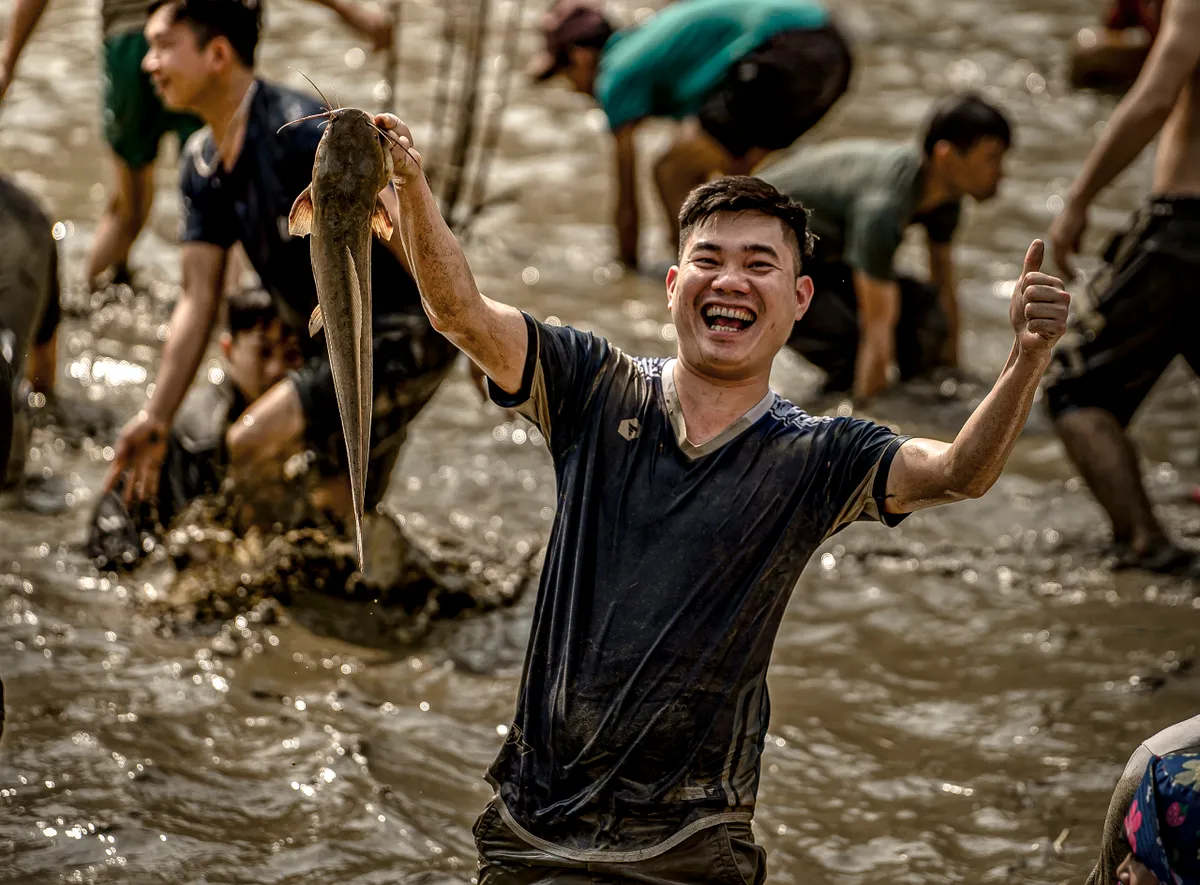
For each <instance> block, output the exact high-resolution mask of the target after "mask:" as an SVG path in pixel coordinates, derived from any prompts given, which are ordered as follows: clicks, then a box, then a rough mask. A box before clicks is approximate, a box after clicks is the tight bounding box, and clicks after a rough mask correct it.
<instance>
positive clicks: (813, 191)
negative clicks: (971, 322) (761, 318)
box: [760, 94, 1012, 401]
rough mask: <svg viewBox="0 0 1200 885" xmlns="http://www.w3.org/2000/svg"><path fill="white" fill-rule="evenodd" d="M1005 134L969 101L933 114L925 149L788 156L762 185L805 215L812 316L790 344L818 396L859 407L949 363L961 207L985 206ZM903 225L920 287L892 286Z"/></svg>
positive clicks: (902, 281)
mask: <svg viewBox="0 0 1200 885" xmlns="http://www.w3.org/2000/svg"><path fill="white" fill-rule="evenodd" d="M1011 143H1012V131H1011V128H1010V126H1009V123H1008V121H1007V120H1006V119H1005V117H1004V115H1003V114H1002V113H1001V112H1000V111H999V110H997V109H996V108H995V107H993V106H992V105H990V104H988V103H987V102H985V101H983V99H981V98H978V97H977V96H974V95H969V94H967V95H956V96H952V97H950V98H948V99H946V100H944V101H943V102H941V103H940V104H938V105H937V106H936V107H935V108H934V111H933V114H932V116H931V118H930V121H929V124H928V126H927V127H926V130H925V136H924V139H923V142H922V144H920V145H916V144H896V143H891V142H880V141H871V140H866V139H847V140H841V141H832V142H827V143H825V144H821V145H817V146H815V147H810V148H806V149H805V148H797V149H794V150H793V151H791V152H790V153H789V154H787V155H786V156H784V157H782V158H781V159H780V160H779V161H778V162H776V163H773V164H772V165H771V166H769V167H768V168H766V169H764V170H763V171H762V173H761V175H760V177H762V178H764V179H765V180H766V181H768V182H770V183H771V184H773V185H775V187H777V188H779V190H781V191H783V192H784V193H786V194H788V196H790V197H791V198H792V199H794V200H797V201H799V202H801V203H803V204H804V206H805V207H807V208H808V209H809V210H810V211H811V212H812V216H813V217H812V227H813V231H814V233H815V234H816V235H817V237H818V240H817V247H816V254H815V255H814V256H813V260H812V261H811V262H810V263H809V264H808V265H806V267H807V268H808V274H809V275H810V276H811V277H812V279H813V285H814V287H815V294H814V296H813V302H812V306H811V307H810V308H809V310H808V313H806V314H805V315H804V317H803V318H801V319H800V320H799V321H798V322H797V323H796V325H795V328H794V330H793V332H792V337H791V340H790V341H789V342H788V343H789V345H790V346H791V347H792V348H794V349H795V350H797V351H799V352H800V353H801V354H802V355H803V356H804V357H805V358H806V359H808V360H809V361H810V362H812V363H813V364H814V365H816V366H818V367H819V368H821V369H824V370H825V372H826V375H827V378H826V382H825V389H826V391H827V392H840V391H853V393H854V396H855V397H856V398H857V399H859V400H864V401H865V400H868V399H870V398H871V397H872V396H874V395H875V394H877V393H879V392H880V391H881V390H882V389H883V388H884V387H885V386H886V385H887V373H888V369H889V368H890V366H891V363H892V361H893V360H894V361H895V362H897V363H898V367H899V369H900V377H901V379H903V380H908V379H910V378H913V377H916V376H918V375H923V374H925V373H927V372H929V371H931V370H932V369H934V368H937V367H938V366H949V367H955V366H957V363H958V333H959V322H958V302H957V298H956V293H955V280H954V266H953V262H952V260H951V254H950V242H951V239H952V238H953V236H954V230H955V228H956V227H957V225H958V218H959V214H960V211H961V204H962V199H963V197H966V196H970V197H973V198H974V199H976V200H986V199H989V198H990V197H991V196H992V195H993V194H995V192H996V188H997V187H998V186H999V184H1000V178H1001V176H1002V174H1003V162H1004V154H1005V152H1006V151H1007V150H1008V148H1009V146H1010V144H1011ZM912 224H919V225H921V226H923V227H924V228H925V231H926V234H927V242H928V244H929V277H930V279H929V282H928V283H923V282H920V281H918V280H914V279H908V278H903V277H900V276H898V275H897V274H896V272H895V268H894V267H893V258H894V256H895V253H896V249H897V248H899V246H900V243H901V241H902V239H903V237H904V231H905V229H906V228H907V227H908V226H909V225H912Z"/></svg>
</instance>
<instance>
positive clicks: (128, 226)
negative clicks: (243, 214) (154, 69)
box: [0, 0, 392, 289]
mask: <svg viewBox="0 0 1200 885" xmlns="http://www.w3.org/2000/svg"><path fill="white" fill-rule="evenodd" d="M253 2H256V3H257V2H258V0H253ZM314 2H317V3H320V4H321V5H322V6H326V7H328V8H330V9H332V10H333V11H334V12H335V13H336V14H337V15H338V17H339V18H340V19H341V20H342V21H343V22H345V23H346V24H347V25H349V26H350V27H351V28H353V29H354V30H355V31H356V32H357V33H359V34H361V35H362V36H363V37H364V38H365V39H367V40H369V41H370V43H371V45H372V47H373V48H375V49H383V48H386V47H388V46H390V45H391V41H392V23H391V21H390V19H389V18H388V17H387V16H385V15H384V14H383V13H381V12H380V11H379V10H378V9H377V8H375V7H373V6H369V5H365V4H363V3H360V2H358V0H314ZM48 3H49V0H14V3H13V5H12V6H11V7H10V8H11V12H10V15H9V21H8V34H7V38H6V39H5V41H4V45H3V48H0V102H3V100H4V95H5V93H6V92H7V90H8V87H9V86H10V85H11V84H12V82H13V78H14V77H15V75H16V70H17V62H18V61H19V59H20V57H21V52H22V50H23V49H24V48H25V44H26V42H27V41H28V40H29V37H30V35H31V34H32V33H33V30H34V28H35V27H36V26H37V23H38V20H39V19H40V18H41V17H42V13H43V12H45V10H46V6H47V4H48ZM149 6H150V0H100V22H101V32H102V34H103V37H104V46H103V62H102V63H103V68H104V119H103V124H102V128H103V132H104V140H105V142H107V144H108V147H109V153H110V166H111V170H112V171H111V175H112V181H111V185H110V187H109V189H108V194H109V196H108V202H107V204H106V206H105V210H104V214H103V216H102V217H101V219H100V222H99V224H98V225H97V227H96V234H95V237H94V238H93V240H92V247H91V252H90V254H89V256H88V264H87V282H88V284H89V285H90V286H91V287H92V288H93V289H95V288H99V287H101V285H102V284H103V283H104V282H105V281H106V279H105V278H106V277H107V281H108V282H114V283H128V282H130V276H129V270H128V261H129V250H130V249H131V248H132V247H133V243H134V241H135V240H136V239H137V237H138V234H139V233H141V230H142V227H143V226H144V225H145V223H146V219H147V218H149V216H150V206H151V203H152V201H153V199H154V180H153V177H154V176H153V171H154V160H155V158H156V157H157V156H158V148H159V142H160V141H161V140H162V137H163V136H164V135H166V134H168V133H174V134H175V135H176V136H177V137H178V138H179V143H180V145H181V146H182V145H183V143H184V142H186V141H187V139H188V137H189V136H191V134H192V133H193V132H195V131H197V130H198V129H199V128H200V127H201V126H202V125H204V124H203V123H202V121H201V120H200V119H199V118H198V117H195V116H193V115H191V114H188V113H181V112H178V111H172V110H169V109H167V108H165V107H163V104H162V102H161V101H160V100H159V97H158V96H157V95H156V94H155V92H154V87H153V86H152V85H151V83H150V78H149V76H148V75H147V74H146V72H145V71H143V70H142V59H143V58H144V57H145V55H146V50H147V48H148V47H147V44H146V38H145V36H144V35H143V34H142V28H143V26H144V25H145V24H146V16H147V10H148V9H149Z"/></svg>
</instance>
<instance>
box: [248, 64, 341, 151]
mask: <svg viewBox="0 0 1200 885" xmlns="http://www.w3.org/2000/svg"><path fill="white" fill-rule="evenodd" d="M324 110H325V108H324V106H323V105H322V104H321V103H320V102H319V101H317V99H315V98H313V97H312V96H310V95H305V94H304V93H302V92H297V91H296V90H294V89H289V88H288V87H286V86H280V85H279V84H278V83H268V82H265V81H263V80H259V81H258V94H257V95H256V96H255V97H254V115H255V117H256V118H257V123H258V126H259V131H260V132H261V133H262V134H263V135H264V136H268V137H273V138H274V139H276V140H277V141H278V143H280V144H282V145H284V146H285V147H290V148H295V149H300V148H304V149H308V150H312V149H314V148H315V147H316V144H317V142H318V141H320V140H321V133H322V132H323V131H324V127H323V125H322V124H323V123H324V120H323V119H317V120H304V121H303V122H300V123H297V122H295V121H297V120H301V119H302V118H304V117H311V116H312V115H314V114H320V113H322V112H323V111H324ZM289 124H290V125H289ZM284 126H287V128H286V129H282V131H280V130H281V127H284Z"/></svg>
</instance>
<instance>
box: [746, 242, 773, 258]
mask: <svg viewBox="0 0 1200 885" xmlns="http://www.w3.org/2000/svg"><path fill="white" fill-rule="evenodd" d="M745 251H746V252H763V253H765V254H767V255H770V256H771V257H772V258H779V253H778V252H777V251H776V250H775V247H774V246H769V245H767V244H766V243H750V244H749V245H748V246H746V248H745Z"/></svg>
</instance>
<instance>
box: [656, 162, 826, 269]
mask: <svg viewBox="0 0 1200 885" xmlns="http://www.w3.org/2000/svg"><path fill="white" fill-rule="evenodd" d="M719 212H761V213H762V214H763V215H770V216H771V217H772V218H778V219H779V220H780V221H781V222H782V223H783V229H784V238H785V239H786V240H787V241H788V245H789V246H791V248H792V256H793V257H794V258H795V260H796V275H797V276H799V275H800V268H801V266H802V265H803V264H804V259H805V258H807V257H808V256H810V255H812V247H813V235H812V233H811V232H810V231H809V229H808V210H807V209H805V208H804V206H803V205H801V204H800V203H798V202H796V201H795V200H793V199H791V198H790V197H788V196H787V195H786V194H783V193H780V192H779V191H778V190H777V189H776V188H775V187H774V186H772V185H771V184H768V183H767V182H766V181H763V180H762V179H761V178H755V177H754V176H753V175H727V176H725V177H724V178H717V179H714V180H713V181H709V182H705V183H704V184H702V185H700V186H699V187H696V188H694V189H693V190H692V192H691V193H690V194H688V196H687V199H686V200H684V202H683V208H682V209H680V210H679V252H680V255H682V254H683V245H684V243H686V242H687V239H688V237H690V236H691V235H692V231H694V230H695V229H696V227H697V226H698V225H700V224H702V223H703V222H704V221H706V220H707V219H709V218H711V217H712V216H714V215H716V214H717V213H719Z"/></svg>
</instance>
